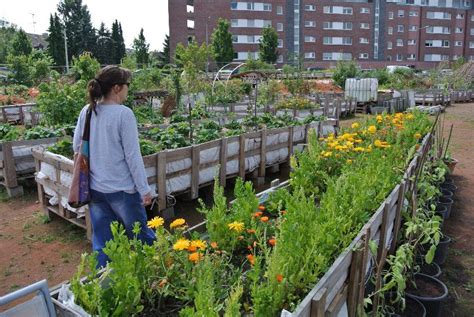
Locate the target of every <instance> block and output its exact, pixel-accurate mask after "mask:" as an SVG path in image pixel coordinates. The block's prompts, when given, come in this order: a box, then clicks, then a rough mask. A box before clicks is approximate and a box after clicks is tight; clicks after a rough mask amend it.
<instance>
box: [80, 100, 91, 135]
mask: <svg viewBox="0 0 474 317" xmlns="http://www.w3.org/2000/svg"><path fill="white" fill-rule="evenodd" d="M91 117H92V109H91V107H90V106H89V108H88V109H87V114H86V122H85V124H84V131H83V132H82V139H83V140H84V141H89V138H90V133H91Z"/></svg>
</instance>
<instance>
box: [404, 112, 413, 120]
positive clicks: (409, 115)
mask: <svg viewBox="0 0 474 317" xmlns="http://www.w3.org/2000/svg"><path fill="white" fill-rule="evenodd" d="M405 118H406V119H407V120H413V119H414V118H415V116H414V115H413V114H412V113H407V115H406V116H405Z"/></svg>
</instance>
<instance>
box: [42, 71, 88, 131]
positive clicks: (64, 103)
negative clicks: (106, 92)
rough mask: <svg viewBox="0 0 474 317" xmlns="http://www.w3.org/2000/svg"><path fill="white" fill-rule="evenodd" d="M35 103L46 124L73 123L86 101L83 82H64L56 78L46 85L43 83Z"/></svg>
mask: <svg viewBox="0 0 474 317" xmlns="http://www.w3.org/2000/svg"><path fill="white" fill-rule="evenodd" d="M37 103H38V108H39V110H40V111H41V113H42V114H43V116H42V121H44V123H45V124H46V125H58V124H65V123H69V124H75V123H76V120H77V117H78V115H79V112H80V111H81V109H82V108H83V107H84V105H85V104H86V103H87V99H86V87H85V83H84V82H83V81H78V82H76V83H74V84H65V83H62V82H61V81H60V80H59V79H57V78H56V79H54V80H53V81H51V82H50V83H49V84H48V85H47V84H44V83H43V84H41V85H40V94H39V96H38V100H37Z"/></svg>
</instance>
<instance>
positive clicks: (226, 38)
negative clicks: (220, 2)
mask: <svg viewBox="0 0 474 317" xmlns="http://www.w3.org/2000/svg"><path fill="white" fill-rule="evenodd" d="M229 26H230V24H229V21H227V20H224V19H219V20H218V21H217V27H216V28H215V29H214V32H213V33H212V50H213V52H214V59H215V60H216V62H217V64H218V66H223V64H227V63H229V62H231V61H232V60H233V59H234V47H233V46H232V34H231V33H230V32H229Z"/></svg>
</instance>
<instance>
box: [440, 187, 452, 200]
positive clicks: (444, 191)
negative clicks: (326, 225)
mask: <svg viewBox="0 0 474 317" xmlns="http://www.w3.org/2000/svg"><path fill="white" fill-rule="evenodd" d="M441 195H443V197H448V198H451V199H453V196H454V193H453V192H452V191H450V190H449V189H443V188H442V189H441Z"/></svg>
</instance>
